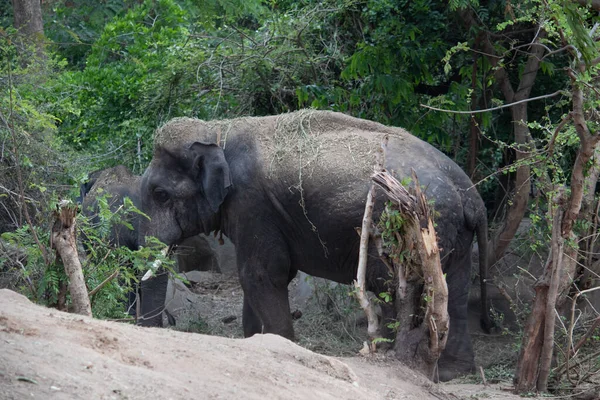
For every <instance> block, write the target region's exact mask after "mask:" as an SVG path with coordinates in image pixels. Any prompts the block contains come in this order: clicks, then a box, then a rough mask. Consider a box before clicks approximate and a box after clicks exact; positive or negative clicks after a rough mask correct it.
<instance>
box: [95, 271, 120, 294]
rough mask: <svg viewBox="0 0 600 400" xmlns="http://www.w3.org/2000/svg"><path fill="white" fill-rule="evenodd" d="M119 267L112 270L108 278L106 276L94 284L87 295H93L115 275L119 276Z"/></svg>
mask: <svg viewBox="0 0 600 400" xmlns="http://www.w3.org/2000/svg"><path fill="white" fill-rule="evenodd" d="M119 271H120V270H119V269H118V268H117V269H116V270H115V272H113V273H112V274H110V275H109V277H108V278H106V279H105V280H103V281H102V282H101V283H100V284H99V285H98V286H96V287H95V288H94V289H93V290H92V291H90V294H89V296H90V297H92V296H93V295H95V294H96V293H98V291H99V290H100V289H102V288H103V287H104V286H106V284H107V283H108V282H110V281H112V280H113V279H115V278H116V277H117V276H119Z"/></svg>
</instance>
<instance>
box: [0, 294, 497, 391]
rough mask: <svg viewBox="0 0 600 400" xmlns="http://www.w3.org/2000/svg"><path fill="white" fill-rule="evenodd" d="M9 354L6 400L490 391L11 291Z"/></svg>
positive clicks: (2, 377)
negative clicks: (85, 312) (40, 302)
mask: <svg viewBox="0 0 600 400" xmlns="http://www.w3.org/2000/svg"><path fill="white" fill-rule="evenodd" d="M0 354H1V356H0V398H1V399H23V398H42V399H84V398H85V399H151V398H156V399H213V398H214V399H220V398H227V399H238V398H243V399H307V398H310V399H415V400H416V399H456V398H468V397H469V396H471V395H472V394H473V393H477V391H480V392H481V391H482V390H484V389H483V387H475V388H459V386H458V385H457V386H454V387H451V386H448V385H435V384H433V383H431V382H428V381H427V380H426V379H425V378H423V377H422V376H419V375H417V374H415V373H414V372H413V371H410V370H409V369H407V368H405V367H403V366H402V365H399V364H398V363H394V362H391V361H377V360H368V359H363V358H348V359H337V358H333V357H327V356H323V355H319V354H316V353H313V352H311V351H309V350H306V349H304V348H302V347H300V346H298V345H296V344H294V343H292V342H290V341H289V340H286V339H284V338H281V337H279V336H275V335H257V336H255V337H253V338H250V339H228V338H223V337H217V336H206V335H201V334H194V333H186V332H178V331H174V330H169V329H155V328H140V327H136V326H131V325H126V324H120V323H115V322H107V321H100V320H94V319H91V318H86V317H82V316H78V315H74V314H66V313H62V312H59V311H56V310H53V309H47V308H43V307H40V306H37V305H34V304H32V303H31V302H30V301H29V300H27V299H26V298H25V297H23V296H21V295H19V294H16V293H14V292H12V291H10V290H6V289H3V290H0ZM461 391H466V393H465V396H464V397H463V395H462V394H460V393H462V392H461ZM496 393H497V392H496ZM485 397H487V398H507V396H504V397H497V396H496V395H494V394H493V393H492V392H490V390H488V392H487V393H486V394H485Z"/></svg>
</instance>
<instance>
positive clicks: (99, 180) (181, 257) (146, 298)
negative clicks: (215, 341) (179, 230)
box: [78, 165, 220, 326]
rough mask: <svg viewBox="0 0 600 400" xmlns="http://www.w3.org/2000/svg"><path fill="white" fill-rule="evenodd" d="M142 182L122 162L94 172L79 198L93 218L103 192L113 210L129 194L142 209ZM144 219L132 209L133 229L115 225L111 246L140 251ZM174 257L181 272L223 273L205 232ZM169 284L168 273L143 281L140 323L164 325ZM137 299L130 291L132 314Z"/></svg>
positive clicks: (129, 216) (188, 241)
mask: <svg viewBox="0 0 600 400" xmlns="http://www.w3.org/2000/svg"><path fill="white" fill-rule="evenodd" d="M140 183H141V179H140V177H139V176H136V175H134V174H133V173H132V172H131V171H130V170H129V169H128V168H127V167H125V166H123V165H118V166H116V167H113V168H108V169H104V170H99V171H95V172H93V173H91V174H90V175H89V180H88V181H87V182H86V183H84V184H83V185H82V186H81V188H80V189H81V194H80V198H79V199H78V201H80V202H81V203H82V210H83V212H84V214H85V215H87V216H88V217H90V218H92V220H94V219H96V218H97V212H98V199H99V197H100V196H103V195H108V196H109V200H108V201H109V205H110V208H111V211H113V212H115V211H116V210H117V209H118V208H119V207H120V206H121V205H122V204H123V201H124V199H125V198H126V197H128V198H129V199H130V200H131V202H132V203H133V205H134V206H136V207H137V208H140ZM142 218H144V217H143V216H141V215H140V214H138V213H133V212H131V213H127V214H126V215H125V220H126V221H124V222H127V223H129V224H130V225H131V226H132V227H133V229H130V228H128V227H127V226H126V225H125V224H115V225H113V226H112V227H111V232H110V235H109V236H110V240H111V245H112V246H125V247H127V248H129V249H130V250H137V249H138V248H139V244H140V243H139V237H140V235H139V224H140V220H141V219H142ZM175 257H176V262H177V266H178V268H179V271H180V272H187V271H190V270H194V269H198V270H203V271H214V272H220V269H219V260H218V258H217V255H216V253H215V251H214V250H213V249H212V248H211V245H210V243H209V241H208V240H207V238H206V237H205V236H204V235H202V236H194V237H190V238H187V239H186V240H185V241H183V242H182V243H181V244H180V246H178V248H177V250H176V251H175ZM167 283H168V274H167V273H159V274H158V275H157V276H156V277H154V278H152V279H146V280H142V281H141V282H140V288H139V295H140V299H141V301H140V315H137V320H138V324H139V325H141V326H162V312H163V310H164V303H165V296H166V293H167ZM135 298H136V293H134V292H130V293H129V298H128V301H127V308H128V310H129V313H130V314H131V315H135V314H136V309H135V306H136V304H135Z"/></svg>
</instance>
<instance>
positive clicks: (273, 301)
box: [238, 239, 294, 340]
mask: <svg viewBox="0 0 600 400" xmlns="http://www.w3.org/2000/svg"><path fill="white" fill-rule="evenodd" d="M248 245H250V244H249V243H248ZM263 246H264V243H263ZM246 249H251V250H250V251H248V253H250V254H244V253H245V251H244V249H242V250H240V251H239V253H238V260H245V261H243V262H242V263H241V265H240V271H239V272H240V280H241V283H242V289H243V290H244V315H243V324H244V334H245V335H246V336H251V335H252V334H255V333H261V332H262V333H274V334H277V335H281V336H283V337H286V338H288V339H290V340H293V339H294V328H293V324H292V316H291V313H290V304H289V296H288V288H287V285H288V282H289V280H290V279H291V278H293V276H294V274H293V273H292V271H291V268H290V261H289V257H288V254H287V250H286V247H285V246H283V245H279V246H278V243H277V239H274V240H272V241H270V242H269V243H268V246H264V247H261V246H253V247H249V248H248V247H246Z"/></svg>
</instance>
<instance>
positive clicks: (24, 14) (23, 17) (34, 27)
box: [12, 0, 44, 57]
mask: <svg viewBox="0 0 600 400" xmlns="http://www.w3.org/2000/svg"><path fill="white" fill-rule="evenodd" d="M12 4H13V15H14V26H15V28H16V29H17V30H18V31H19V33H20V37H21V46H20V47H21V51H27V50H26V49H27V48H28V47H29V45H34V46H35V51H36V53H37V55H38V56H41V57H43V56H44V20H43V19H42V4H41V2H40V0H12Z"/></svg>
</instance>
